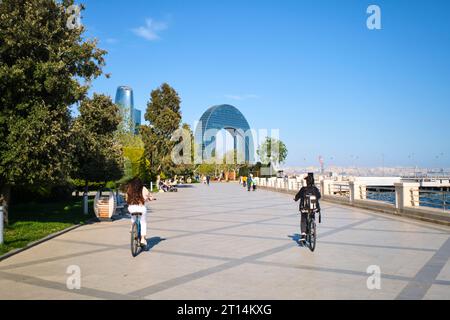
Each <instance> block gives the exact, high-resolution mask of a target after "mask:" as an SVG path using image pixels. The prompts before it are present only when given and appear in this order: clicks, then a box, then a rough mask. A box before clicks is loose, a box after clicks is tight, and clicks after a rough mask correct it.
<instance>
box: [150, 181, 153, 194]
mask: <svg viewBox="0 0 450 320" xmlns="http://www.w3.org/2000/svg"><path fill="white" fill-rule="evenodd" d="M150 192H153V181H150Z"/></svg>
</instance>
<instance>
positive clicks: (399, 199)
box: [254, 178, 420, 210]
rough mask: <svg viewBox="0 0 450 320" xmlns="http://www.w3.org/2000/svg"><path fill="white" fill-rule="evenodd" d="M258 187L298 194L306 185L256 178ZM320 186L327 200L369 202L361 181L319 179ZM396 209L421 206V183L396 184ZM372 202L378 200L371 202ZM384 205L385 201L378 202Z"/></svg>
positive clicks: (365, 186)
mask: <svg viewBox="0 0 450 320" xmlns="http://www.w3.org/2000/svg"><path fill="white" fill-rule="evenodd" d="M254 179H255V182H256V184H257V185H258V186H261V187H263V188H271V189H276V190H280V191H286V192H289V191H290V192H293V193H294V192H297V191H298V190H300V188H301V187H303V186H305V185H306V182H305V180H304V179H303V178H295V179H292V178H291V179H283V178H254ZM319 180H320V182H319V184H318V187H319V189H320V190H321V193H322V196H323V197H324V199H326V198H332V197H336V198H342V199H344V200H347V201H348V202H349V203H350V204H353V203H355V202H357V201H364V200H367V185H365V184H364V183H363V182H359V181H335V180H328V179H319ZM393 187H394V188H395V208H397V209H400V210H402V209H404V208H414V207H419V206H420V197H419V187H420V184H419V183H411V182H401V183H395V184H394V186H393ZM370 201H371V202H373V201H377V200H370ZM377 202H380V203H383V201H377Z"/></svg>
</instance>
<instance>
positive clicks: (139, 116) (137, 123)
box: [134, 109, 142, 134]
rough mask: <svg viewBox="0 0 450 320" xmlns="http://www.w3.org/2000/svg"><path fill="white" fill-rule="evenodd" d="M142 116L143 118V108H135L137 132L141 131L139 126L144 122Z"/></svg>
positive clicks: (135, 127)
mask: <svg viewBox="0 0 450 320" xmlns="http://www.w3.org/2000/svg"><path fill="white" fill-rule="evenodd" d="M141 118H142V112H141V110H139V109H134V131H135V133H136V134H138V133H139V127H140V126H141V124H142V121H141Z"/></svg>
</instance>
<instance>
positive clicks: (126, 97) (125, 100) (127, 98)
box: [115, 86, 135, 132]
mask: <svg viewBox="0 0 450 320" xmlns="http://www.w3.org/2000/svg"><path fill="white" fill-rule="evenodd" d="M115 103H116V104H117V105H118V106H119V107H120V109H121V112H122V115H123V127H124V128H127V129H129V130H130V132H134V128H135V123H134V96H133V89H131V88H130V87H127V86H120V87H118V88H117V92H116V100H115Z"/></svg>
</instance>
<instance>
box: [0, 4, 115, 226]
mask: <svg viewBox="0 0 450 320" xmlns="http://www.w3.org/2000/svg"><path fill="white" fill-rule="evenodd" d="M73 3H74V2H73V0H63V1H54V0H2V1H0V17H1V18H0V92H1V94H0V190H1V191H0V202H1V204H2V205H3V206H4V210H5V223H8V214H7V213H8V205H9V194H10V190H11V186H13V185H17V186H20V185H51V184H55V183H58V182H59V181H61V180H65V178H66V177H67V174H68V172H69V171H70V155H71V148H70V143H69V125H70V119H71V117H70V110H69V106H71V105H73V104H75V103H77V102H78V101H80V100H81V99H83V98H84V96H85V95H86V92H87V90H88V89H89V83H90V81H92V80H93V79H94V78H96V77H98V76H100V75H101V74H102V67H103V65H104V55H105V53H106V51H104V50H101V49H99V48H97V42H96V41H91V40H86V39H85V38H84V37H83V33H84V28H83V27H81V28H68V27H67V24H68V20H69V18H70V15H71V13H68V12H67V8H68V7H69V6H70V5H72V4H73Z"/></svg>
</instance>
